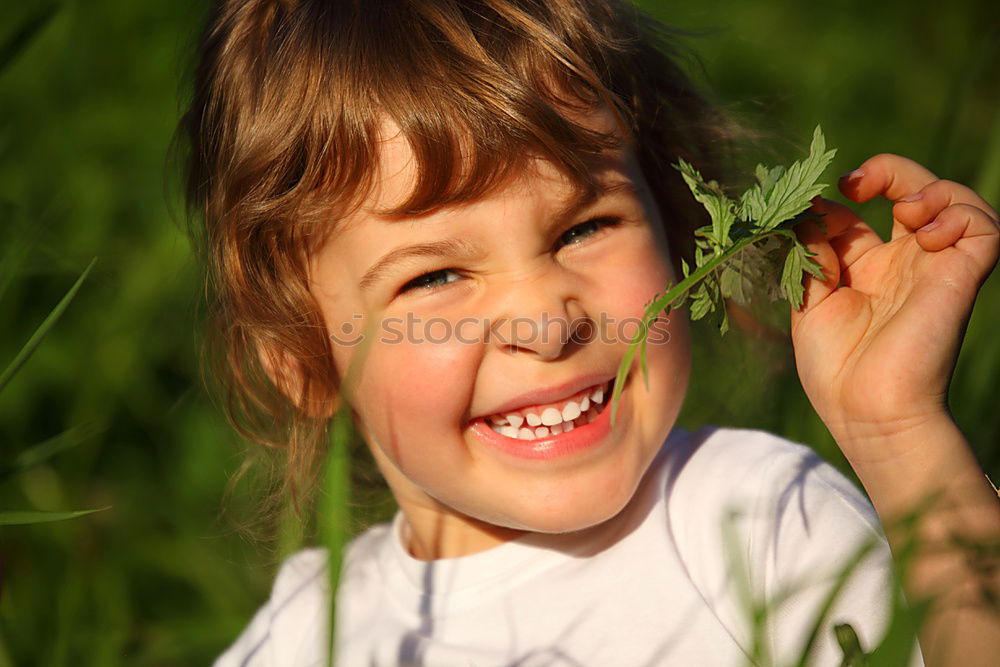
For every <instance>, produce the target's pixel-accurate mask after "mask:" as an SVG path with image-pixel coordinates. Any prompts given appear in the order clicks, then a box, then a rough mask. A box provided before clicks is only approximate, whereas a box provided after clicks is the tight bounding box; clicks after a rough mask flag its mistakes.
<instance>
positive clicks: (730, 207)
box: [677, 160, 736, 254]
mask: <svg viewBox="0 0 1000 667" xmlns="http://www.w3.org/2000/svg"><path fill="white" fill-rule="evenodd" d="M677 170H678V171H680V173H681V176H682V177H683V178H684V182H685V183H687V186H688V188H689V189H690V190H691V194H693V195H694V198H695V199H696V200H697V201H699V202H701V204H702V206H704V207H705V210H707V211H708V215H709V217H711V219H712V226H711V228H709V230H706V229H705V228H704V227H702V228H700V229H699V230H698V231H697V232H695V233H696V234H697V233H699V232H700V233H701V234H702V235H703V236H705V237H706V238H709V239H710V240H711V241H712V245H713V247H714V248H716V249H717V252H716V254H718V252H719V251H721V250H722V249H724V248H725V247H726V246H728V245H730V243H729V230H730V229H731V228H732V226H733V223H734V222H736V207H735V203H734V202H733V201H732V200H731V199H730V198H729V197H727V196H726V194H725V193H724V192H723V191H722V188H721V187H720V186H719V184H718V183H716V182H715V181H709V182H707V183H706V182H705V179H704V178H702V176H701V173H699V172H698V170H697V169H695V168H694V167H693V166H692V165H691V164H689V163H687V162H685V161H684V160H679V162H678V165H677Z"/></svg>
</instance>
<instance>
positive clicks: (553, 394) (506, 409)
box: [473, 374, 614, 421]
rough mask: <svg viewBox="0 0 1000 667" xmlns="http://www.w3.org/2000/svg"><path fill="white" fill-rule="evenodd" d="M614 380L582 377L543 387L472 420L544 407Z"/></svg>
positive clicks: (600, 377) (611, 377) (589, 376)
mask: <svg viewBox="0 0 1000 667" xmlns="http://www.w3.org/2000/svg"><path fill="white" fill-rule="evenodd" d="M613 379H614V376H609V375H597V374H591V375H583V376H581V377H578V378H574V379H573V380H569V381H568V382H563V383H562V384H558V385H554V386H551V387H545V388H542V389H533V390H531V391H528V392H525V393H523V394H521V395H519V396H515V397H514V398H512V399H510V400H509V401H506V402H504V403H502V404H500V405H499V406H497V407H496V408H495V409H493V410H491V411H490V412H484V413H482V414H479V415H477V416H476V417H474V418H473V421H475V420H476V419H485V418H486V417H489V416H490V415H500V414H507V413H510V412H514V411H516V410H521V409H524V408H531V407H534V406H536V405H545V404H546V403H555V402H557V401H559V400H562V399H565V398H569V397H571V396H573V395H574V394H577V393H579V392H581V391H583V390H584V389H586V388H587V387H593V386H594V385H599V384H607V383H609V382H610V381H611V380H613Z"/></svg>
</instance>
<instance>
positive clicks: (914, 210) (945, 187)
mask: <svg viewBox="0 0 1000 667" xmlns="http://www.w3.org/2000/svg"><path fill="white" fill-rule="evenodd" d="M955 204H965V205H968V206H973V207H975V208H978V209H980V210H981V211H983V212H985V214H986V215H987V216H988V217H991V218H993V219H994V220H995V219H996V218H997V213H996V211H994V210H993V208H992V207H991V206H990V205H989V204H987V203H986V200H984V199H983V198H982V197H980V196H979V195H978V194H976V192H975V191H974V190H973V189H972V188H969V187H966V186H964V185H962V184H961V183H955V182H954V181H944V180H942V181H934V182H933V183H931V184H929V185H927V186H926V187H924V188H922V189H921V190H920V191H919V192H916V193H914V194H912V195H910V196H908V197H904V198H903V199H900V200H899V201H897V202H896V204H895V206H893V208H892V216H893V217H894V218H895V219H896V220H898V221H899V222H900V223H901V224H902V225H903V226H904V227H906V229H907V230H909V231H911V232H912V231H916V230H918V229H920V228H922V227H923V226H924V225H926V224H928V223H929V222H931V221H932V220H933V219H934V218H936V217H937V216H938V215H939V214H940V213H941V212H942V211H943V210H944V209H946V208H948V207H949V206H952V205H955Z"/></svg>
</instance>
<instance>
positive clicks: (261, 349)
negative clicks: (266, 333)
mask: <svg viewBox="0 0 1000 667" xmlns="http://www.w3.org/2000/svg"><path fill="white" fill-rule="evenodd" d="M256 345H257V358H258V359H259V360H260V365H261V367H262V368H263V369H264V372H265V373H267V376H268V378H270V380H271V383H272V384H274V386H275V387H277V389H278V391H280V392H281V393H282V394H284V395H285V396H287V397H288V400H289V401H291V402H292V404H293V405H295V407H297V408H298V409H299V411H301V412H302V413H303V414H305V415H306V416H308V417H311V418H313V419H328V418H330V417H332V416H333V415H334V414H335V413H336V411H337V409H338V408H339V406H340V395H339V394H338V395H336V396H334V397H333V399H332V400H323V401H320V400H318V399H316V398H315V397H314V396H309V395H307V394H311V393H314V392H308V390H307V387H308V382H307V379H306V371H305V368H304V367H303V364H302V362H301V361H300V360H299V359H298V358H297V357H296V356H295V355H293V354H292V353H291V352H289V351H288V350H287V349H285V348H283V347H281V346H280V345H278V344H276V343H273V342H261V341H257V343H256Z"/></svg>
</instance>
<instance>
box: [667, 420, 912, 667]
mask: <svg viewBox="0 0 1000 667" xmlns="http://www.w3.org/2000/svg"><path fill="white" fill-rule="evenodd" d="M702 449H703V451H696V452H695V453H694V454H692V455H691V456H690V461H689V462H688V464H687V465H686V466H685V467H686V468H687V467H690V468H691V469H690V470H687V471H685V473H684V474H683V475H681V476H679V481H678V483H677V485H678V486H679V488H677V489H675V490H674V491H675V493H674V495H678V492H683V491H685V490H687V491H690V492H691V493H690V494H687V496H688V501H689V502H685V505H688V506H689V507H690V503H694V504H695V506H696V511H695V513H696V514H697V515H698V516H699V519H700V521H701V522H711V523H714V524H715V525H714V527H713V526H712V525H708V526H706V525H705V523H702V525H701V526H700V530H701V534H700V535H697V534H696V533H695V528H694V526H693V525H692V523H691V521H690V519H688V520H685V521H682V522H681V525H682V526H686V528H682V535H681V538H682V540H683V541H685V542H686V545H685V548H686V551H687V552H688V559H689V561H697V562H692V564H691V567H690V568H689V569H690V570H691V572H692V578H693V579H694V581H695V583H696V585H698V586H699V587H700V588H703V594H704V595H705V596H706V601H708V602H709V604H711V605H713V607H714V608H715V610H716V613H717V615H718V616H719V617H720V620H722V621H723V622H724V623H726V624H727V626H729V627H731V628H732V631H733V634H734V636H736V637H738V638H739V639H740V641H741V642H742V643H743V644H744V646H745V647H746V650H747V652H748V654H749V655H754V654H757V655H761V654H763V655H762V657H763V658H764V659H765V660H766V661H767V662H772V663H773V664H777V665H786V664H797V662H798V658H799V656H800V655H802V653H803V651H804V650H805V649H806V645H807V642H808V641H809V637H810V635H811V634H812V629H813V628H814V627H816V626H817V624H819V628H820V629H819V631H818V632H817V633H816V634H815V637H814V639H813V640H812V647H811V650H810V657H809V661H808V663H807V664H809V665H816V666H823V667H825V666H826V665H834V666H835V665H839V664H840V661H841V658H842V655H843V653H842V651H841V649H840V647H839V645H838V644H837V641H836V638H835V635H834V630H833V629H834V626H836V625H839V624H842V623H847V624H850V625H851V627H852V628H854V630H855V632H856V633H857V635H858V637H859V639H860V644H861V647H862V648H863V649H864V650H866V651H870V650H871V649H872V648H874V647H875V646H876V645H877V644H878V642H879V641H880V640H881V638H882V637H883V635H884V634H885V630H886V629H887V625H888V620H889V616H890V613H891V608H892V603H893V599H894V598H893V596H894V595H897V594H898V592H897V589H896V587H895V586H894V584H893V579H892V558H891V555H890V552H889V548H888V544H887V543H886V540H885V537H884V536H883V534H882V531H881V528H880V524H879V522H878V517H877V515H876V514H875V511H874V509H873V508H872V506H871V504H870V503H869V502H868V500H867V498H866V497H865V496H864V494H863V493H862V492H861V491H860V490H859V489H858V488H857V487H856V486H855V485H854V484H853V483H852V482H850V481H849V480H848V479H846V478H845V477H844V476H843V475H842V474H841V473H840V472H838V471H837V470H836V469H835V468H833V467H832V466H831V465H829V464H827V463H825V462H823V461H822V460H821V459H820V458H819V457H818V456H817V455H816V454H815V453H814V452H812V450H810V449H809V448H807V447H805V446H802V445H798V444H795V443H791V442H789V441H787V440H783V439H781V438H779V437H777V436H774V435H771V434H768V433H764V432H760V431H747V430H734V429H718V430H715V431H714V432H712V433H711V434H709V435H708V436H707V437H705V439H704V442H702V444H701V446H700V447H699V450H702ZM696 480H697V481H698V482H699V483H698V484H695V481H696ZM685 531H686V533H687V534H686V535H685V534H684V532H685ZM713 551H714V552H715V555H714V557H713V556H712V554H711V553H710V552H713ZM845 572H846V573H847V574H846V575H845V574H844V573H845ZM835 590H836V591H837V592H836V595H835V596H834V597H832V599H833V603H832V605H830V606H829V609H828V610H827V611H826V612H825V613H823V610H824V608H825V607H826V606H827V602H828V600H829V599H831V596H833V593H834V591H835ZM754 607H756V608H757V609H758V610H759V609H763V610H764V611H765V613H764V614H763V621H762V622H761V623H760V625H759V626H758V627H756V628H755V625H754V623H753V621H751V620H750V619H752V618H753V616H754V614H753V611H752V609H753V608H754ZM821 616H822V621H821V622H820V619H821ZM914 648H915V649H916V647H914ZM922 664H923V663H922V660H921V659H920V656H919V651H916V650H914V657H913V660H912V662H911V665H914V666H917V665H922Z"/></svg>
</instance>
